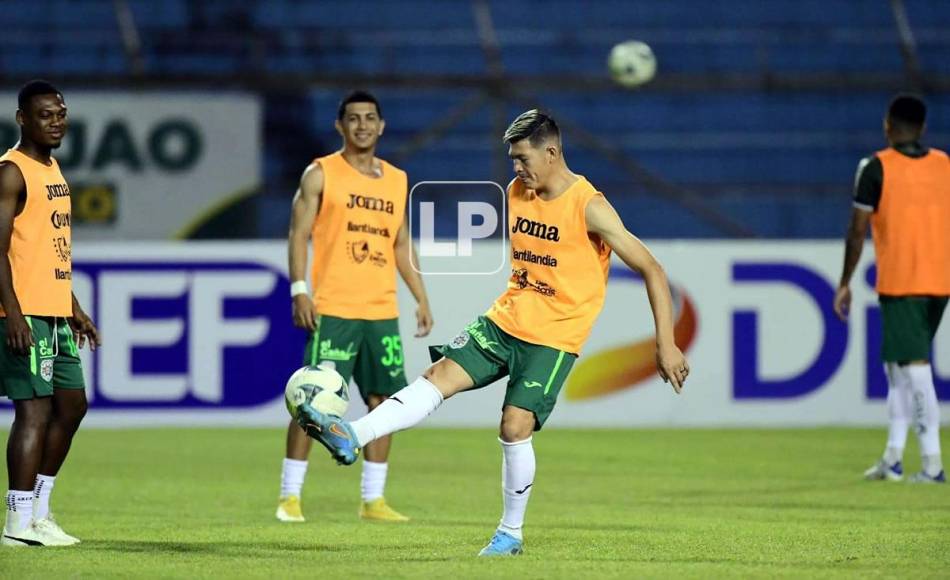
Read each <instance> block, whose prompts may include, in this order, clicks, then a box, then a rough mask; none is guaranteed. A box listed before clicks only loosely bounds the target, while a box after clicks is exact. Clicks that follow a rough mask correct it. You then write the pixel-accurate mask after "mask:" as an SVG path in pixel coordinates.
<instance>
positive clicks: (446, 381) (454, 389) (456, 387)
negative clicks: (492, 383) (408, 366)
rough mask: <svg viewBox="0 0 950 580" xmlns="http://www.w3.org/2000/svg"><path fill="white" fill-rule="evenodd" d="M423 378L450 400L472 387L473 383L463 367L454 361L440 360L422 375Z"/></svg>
mask: <svg viewBox="0 0 950 580" xmlns="http://www.w3.org/2000/svg"><path fill="white" fill-rule="evenodd" d="M422 378H424V379H425V380H427V381H429V382H430V383H432V384H433V385H434V386H435V388H436V389H438V390H439V392H440V393H442V397H443V398H445V399H448V398H449V397H451V396H452V395H455V394H457V393H460V392H461V391H464V390H465V389H467V388H469V387H471V386H472V381H471V379H470V378H469V377H468V375H467V374H466V373H465V371H464V370H462V367H461V366H459V364H458V363H457V362H455V361H453V360H449V359H447V358H443V359H440V360H439V361H438V362H436V363H435V364H433V365H432V366H430V367H429V368H427V369H426V370H425V372H424V373H422Z"/></svg>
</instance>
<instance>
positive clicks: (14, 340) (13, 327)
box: [7, 314, 34, 356]
mask: <svg viewBox="0 0 950 580" xmlns="http://www.w3.org/2000/svg"><path fill="white" fill-rule="evenodd" d="M33 344H34V343H33V330H32V329H31V328H30V325H29V324H27V322H26V318H24V317H23V315H22V314H17V315H14V316H8V317H7V348H9V349H10V352H12V353H13V354H16V355H20V356H26V355H28V354H30V347H31V346H33Z"/></svg>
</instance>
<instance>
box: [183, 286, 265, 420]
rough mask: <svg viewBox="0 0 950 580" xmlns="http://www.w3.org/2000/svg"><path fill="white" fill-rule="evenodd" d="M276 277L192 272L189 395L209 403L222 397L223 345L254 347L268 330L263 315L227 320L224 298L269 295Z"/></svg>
mask: <svg viewBox="0 0 950 580" xmlns="http://www.w3.org/2000/svg"><path fill="white" fill-rule="evenodd" d="M275 284H277V276H276V275H275V274H273V273H270V272H255V273H248V272H235V273H232V272H196V273H195V274H194V275H193V277H192V281H191V294H190V295H189V308H188V310H189V313H190V318H189V321H188V328H189V339H190V340H189V349H188V368H189V370H190V371H191V376H190V377H189V378H190V379H191V381H190V382H191V385H192V394H193V395H194V396H195V397H196V398H198V399H200V400H202V401H207V402H209V403H217V402H220V401H221V400H222V399H223V398H224V373H223V369H222V366H223V364H224V348H225V347H226V346H254V345H256V344H259V343H260V342H262V341H263V340H264V339H265V338H266V337H267V333H268V331H269V330H270V323H269V322H268V320H267V318H266V317H263V316H261V317H257V318H250V319H247V318H245V319H239V320H230V319H227V318H225V316H224V299H225V298H259V297H262V296H267V295H268V294H270V293H271V292H272V291H273V289H274V285H275Z"/></svg>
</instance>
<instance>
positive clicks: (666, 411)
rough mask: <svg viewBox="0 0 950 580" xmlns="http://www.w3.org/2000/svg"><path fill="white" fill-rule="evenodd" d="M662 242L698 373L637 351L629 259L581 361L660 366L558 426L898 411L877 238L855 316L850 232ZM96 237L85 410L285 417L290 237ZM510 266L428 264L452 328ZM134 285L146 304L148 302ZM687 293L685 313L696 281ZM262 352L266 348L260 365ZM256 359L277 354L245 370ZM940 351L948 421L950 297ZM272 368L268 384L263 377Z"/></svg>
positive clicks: (473, 400)
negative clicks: (668, 381) (94, 328)
mask: <svg viewBox="0 0 950 580" xmlns="http://www.w3.org/2000/svg"><path fill="white" fill-rule="evenodd" d="M502 221H503V220H502ZM474 246H475V247H474V248H473V254H474V255H478V254H479V253H482V254H484V255H486V256H488V255H494V253H495V252H500V250H501V249H503V248H504V246H503V243H502V242H501V241H500V240H497V241H496V240H492V241H484V240H483V241H479V240H475V241H474ZM650 247H651V250H653V252H654V253H655V255H656V256H657V258H658V259H659V260H660V262H661V263H662V264H663V265H664V267H665V269H666V271H667V272H668V274H669V277H670V283H671V285H672V286H673V288H674V289H676V290H677V292H678V293H679V292H680V291H681V292H682V294H681V295H682V296H684V297H688V299H689V303H690V304H691V306H692V308H693V314H692V316H694V317H695V321H696V326H695V328H696V329H698V330H697V332H696V334H695V340H694V341H693V342H692V344H691V346H690V347H689V348H688V349H687V352H686V355H687V357H688V358H689V360H690V363H691V366H692V368H693V374H692V375H691V376H690V380H689V382H688V384H687V387H686V389H685V391H684V392H683V394H682V395H680V396H674V395H673V394H672V392H671V390H670V388H669V386H668V385H665V384H664V383H663V382H662V381H661V380H660V379H659V378H658V377H657V376H656V374H655V372H653V371H652V369H650V368H649V366H650V364H652V363H651V359H652V356H651V355H650V354H649V352H647V353H646V354H644V355H643V356H642V357H640V358H637V356H636V353H637V352H639V351H637V350H636V345H637V344H638V343H639V342H643V341H644V340H646V341H649V340H651V339H652V338H653V326H654V325H653V319H652V316H651V313H650V309H649V302H648V300H647V296H646V292H645V289H644V286H643V283H642V281H641V280H639V279H637V278H634V277H632V276H629V275H626V276H625V275H624V272H626V269H625V267H624V266H623V265H622V264H621V263H620V262H619V259H615V260H614V263H613V268H612V269H613V272H612V273H611V277H610V282H609V284H610V289H609V291H608V293H607V298H606V302H605V305H604V311H603V313H602V314H601V315H600V317H599V318H598V320H597V323H596V325H595V328H594V330H593V332H592V333H591V336H590V339H589V340H588V341H587V343H586V344H585V345H584V351H583V353H582V356H581V358H580V359H578V362H577V363H576V364H575V366H574V368H573V370H572V373H571V374H572V376H573V377H574V379H575V380H576V379H578V377H579V375H582V374H583V373H582V371H583V366H584V361H588V360H595V359H597V358H598V357H604V358H602V359H600V360H603V362H604V364H603V365H602V366H594V367H590V368H594V370H595V371H596V372H594V373H593V374H592V375H591V377H590V379H589V381H587V383H585V384H591V385H592V384H594V383H597V382H601V383H602V382H604V381H603V375H604V374H605V373H606V374H613V375H621V374H622V375H623V376H624V377H630V376H631V373H633V372H638V369H641V368H647V369H648V370H649V372H644V373H640V374H639V375H637V376H633V377H632V378H629V379H627V378H625V379H624V380H626V381H627V382H626V383H623V384H620V385H619V386H618V387H617V388H616V389H615V390H612V391H610V392H600V393H595V394H594V395H592V396H588V397H586V398H580V397H574V398H572V397H570V396H568V395H569V393H568V390H567V388H566V387H565V389H564V390H563V392H562V393H561V397H560V399H559V401H558V404H557V407H556V408H555V410H554V413H553V415H552V417H551V419H550V421H549V423H548V424H546V426H545V428H549V426H550V428H559V427H591V426H597V427H604V426H611V427H647V426H748V427H752V426H756V427H779V426H787V427H801V426H815V425H835V426H842V425H865V426H872V425H873V426H885V425H886V424H887V408H886V402H885V401H886V399H885V397H886V394H887V385H886V377H884V374H883V371H882V370H881V365H880V362H879V360H878V359H879V351H880V346H879V345H880V331H881V329H880V306H879V304H878V299H877V295H876V294H875V292H874V287H873V280H872V278H873V276H872V275H871V272H870V268H871V266H872V265H873V257H874V255H873V248H871V247H870V244H869V245H868V247H866V248H865V253H864V256H863V257H862V261H861V262H860V264H859V265H858V268H857V270H856V275H855V278H854V282H853V283H852V291H853V293H854V301H853V304H852V312H851V314H852V315H851V319H850V321H849V323H848V324H844V323H841V322H840V321H838V320H837V319H835V318H832V317H833V314H832V313H830V310H829V309H830V306H831V302H832V299H833V294H834V288H835V285H836V283H837V276H838V273H839V269H840V267H841V264H840V255H841V254H840V251H841V248H840V243H838V242H789V241H783V242H781V243H777V242H756V243H754V244H750V243H745V242H717V243H709V242H705V241H704V242H652V243H650ZM82 254H83V255H82V260H79V261H78V264H77V268H76V275H75V276H74V278H73V285H74V291H75V293H76V296H77V298H78V299H79V300H80V303H81V304H82V305H83V307H84V308H85V309H86V311H87V312H88V313H89V314H90V315H91V316H92V317H93V320H94V321H95V322H97V323H98V325H99V329H100V331H101V334H102V337H103V346H102V348H101V349H100V350H99V351H97V353H95V354H92V353H90V352H89V351H88V349H83V351H82V354H81V356H82V357H83V363H84V365H86V368H85V371H86V373H87V378H88V377H90V376H95V377H96V378H97V379H96V380H98V381H99V384H98V385H96V391H95V394H96V396H97V397H98V400H97V401H96V402H95V403H94V404H93V405H92V407H91V409H90V413H89V415H88V417H87V418H86V419H85V420H84V423H83V425H84V426H108V427H117V426H130V427H143V426H157V425H182V426H199V425H234V426H250V425H255V426H270V427H274V426H277V425H280V424H286V420H287V410H286V407H285V405H284V402H283V397H282V396H281V395H280V384H279V383H280V382H281V380H282V379H285V378H286V376H288V375H289V374H290V373H291V372H293V370H294V369H295V368H296V367H297V366H298V364H299V362H298V359H297V354H298V352H297V351H298V350H299V348H300V347H301V346H302V344H301V343H302V339H303V336H302V335H301V334H300V333H299V332H296V331H294V330H292V328H291V326H290V322H289V321H288V320H287V319H288V318H289V312H287V306H286V304H287V302H286V300H287V299H286V298H285V296H286V295H285V293H284V292H283V289H282V288H279V285H281V284H286V280H285V279H284V278H283V277H282V276H283V272H282V268H284V267H285V264H286V242H280V241H248V242H240V243H234V242H229V243H226V244H225V243H210V242H202V243H191V242H189V243H174V244H173V243H146V244H111V243H109V244H104V243H88V244H82ZM219 265H220V267H219ZM506 282H507V272H505V271H501V272H498V273H496V274H492V275H491V276H489V277H486V278H484V279H482V280H480V282H479V283H478V284H472V283H471V282H470V279H469V278H467V277H464V276H432V277H430V278H427V279H426V286H427V289H428V292H429V295H430V296H431V297H432V307H433V314H434V317H435V318H436V319H437V320H439V327H440V328H442V329H443V330H442V331H441V332H442V333H443V338H442V339H441V340H442V341H445V340H450V339H451V336H453V335H454V334H456V333H457V332H458V330H459V329H461V328H464V327H465V326H466V325H467V324H469V323H470V322H471V320H472V316H473V315H474V314H476V313H477V312H480V311H484V308H485V306H486V303H487V302H489V301H490V300H492V299H493V298H494V297H495V296H497V295H498V294H499V293H501V292H502V291H504V288H505V284H506ZM97 284H98V286H96V285H97ZM275 284H276V285H275ZM268 290H270V294H267V292H268ZM232 296H234V297H236V298H237V300H234V301H233V303H232V302H231V301H230V300H229V298H230V297H232ZM277 296H279V297H280V298H279V299H277V298H276V297H277ZM92 299H95V302H91V300H92ZM139 299H141V303H139ZM133 301H134V302H135V309H134V310H135V314H136V315H138V316H141V317H142V318H133V317H132V314H133V312H132V310H133V309H132V303H133ZM674 302H677V304H678V306H677V308H676V313H677V321H679V320H680V316H679V315H680V313H682V312H685V311H686V308H685V304H686V299H685V298H684V299H683V301H682V304H681V303H680V301H679V300H674ZM225 306H227V308H226V310H227V312H225ZM399 306H400V311H401V312H403V313H411V312H413V309H414V308H415V300H414V299H413V298H412V296H411V294H410V293H409V292H407V291H405V288H404V287H401V290H400V291H399ZM232 308H233V311H232ZM160 313H163V314H160ZM226 314H227V315H228V316H229V317H228V318H226V317H225V315H226ZM154 316H161V317H162V318H154ZM677 323H678V322H677ZM413 326H414V320H413V319H412V317H411V316H403V317H402V318H401V319H400V327H401V330H402V332H403V334H404V336H405V335H407V334H409V333H411V332H412V330H413V328H412V327H413ZM265 332H266V336H265ZM262 337H263V339H262ZM435 340H436V341H439V338H438V337H437V338H436V339H435ZM431 343H432V341H427V340H406V342H405V344H404V352H405V365H406V374H407V375H408V376H410V377H412V376H416V375H418V374H419V373H421V372H424V371H425V369H426V367H427V366H428V365H429V360H430V359H429V356H428V354H429V353H428V352H427V346H428V344H431ZM186 344H187V346H186ZM631 347H634V348H633V351H631ZM625 349H626V350H625ZM290 351H292V356H286V357H283V358H282V359H281V361H280V362H276V360H275V359H274V357H275V353H282V354H286V353H288V352H290ZM631 352H634V356H631V354H630V353H631ZM133 353H134V355H135V356H134V358H135V363H136V364H135V367H134V369H133V368H132V358H133V356H132V355H133ZM238 353H240V354H238ZM245 353H246V356H244V355H245ZM225 354H226V355H227V356H224V355H225ZM640 354H643V353H640ZM251 357H257V358H253V359H252V360H253V361H254V362H253V363H251V364H250V365H248V364H247V363H248V359H249V358H251ZM258 360H261V361H263V362H259V363H258V362H257V361H258ZM230 364H234V366H233V367H231V366H230ZM265 365H266V367H265ZM637 365H640V366H637ZM249 366H250V367H252V368H254V369H255V370H257V369H258V368H261V370H263V371H264V372H262V373H261V374H260V377H246V376H235V375H236V374H238V373H244V372H247V369H248V368H249ZM933 368H934V382H935V387H936V389H937V392H938V393H939V395H940V396H941V397H942V398H943V400H944V402H943V403H942V405H941V414H942V418H943V420H944V421H947V420H950V315H948V314H945V315H944V320H943V323H942V324H941V326H940V330H939V332H938V334H937V338H936V341H935V343H934V351H933ZM133 370H134V371H136V372H133ZM93 371H94V372H93ZM222 375H223V379H222ZM737 376H738V377H739V378H740V379H742V380H737ZM222 380H224V381H226V382H225V383H223V384H222ZM262 381H268V383H267V385H263V384H261V385H259V383H261V382H262ZM89 384H90V385H92V384H94V381H92V380H90V381H89ZM258 387H260V388H261V389H263V390H262V391H256V390H255V391H253V392H258V393H259V392H265V393H267V394H266V395H264V396H261V397H258V398H254V397H253V396H248V392H249V391H248V390H249V389H257V388H258ZM222 392H223V395H222ZM503 392H504V388H503V386H501V385H499V386H497V387H488V388H486V389H480V390H478V391H474V392H471V393H465V394H463V395H462V396H459V397H454V398H452V399H450V400H448V401H446V403H445V405H443V406H442V407H441V408H440V409H439V411H438V412H437V413H435V414H433V415H432V417H430V419H428V420H427V422H426V424H427V425H431V426H451V427H458V426H479V427H484V426H489V425H492V424H496V423H497V420H498V406H499V404H500V401H501V397H502V396H503ZM91 394H92V393H90V395H91ZM252 399H253V400H252ZM362 412H364V408H363V407H362V405H361V404H360V403H359V402H358V401H357V402H354V404H353V405H351V406H350V411H349V413H350V417H351V418H355V417H357V416H359V415H360V413H362ZM12 419H13V409H12V406H11V405H9V402H8V400H7V399H6V398H2V397H0V424H9V421H11V420H12ZM4 422H6V423H4ZM881 434H882V437H883V436H884V431H883V430H882V431H881ZM882 443H883V439H882Z"/></svg>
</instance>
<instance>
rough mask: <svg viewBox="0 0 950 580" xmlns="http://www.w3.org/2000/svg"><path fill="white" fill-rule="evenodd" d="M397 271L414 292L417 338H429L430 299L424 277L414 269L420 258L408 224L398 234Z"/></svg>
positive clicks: (430, 320)
mask: <svg viewBox="0 0 950 580" xmlns="http://www.w3.org/2000/svg"><path fill="white" fill-rule="evenodd" d="M395 249H396V269H398V270H399V275H400V276H401V277H402V279H403V281H404V282H405V283H406V286H408V287H409V291H410V292H412V295H413V297H414V298H415V299H416V303H417V304H418V305H419V306H418V307H417V308H416V334H415V336H416V338H421V337H423V336H428V335H429V332H430V331H431V330H432V324H433V320H432V310H431V309H430V308H429V297H428V295H427V294H426V287H425V285H424V284H423V283H422V275H421V274H420V273H419V272H418V271H417V270H416V269H415V268H413V267H412V265H413V264H418V263H419V256H418V254H417V253H416V245H415V244H413V243H412V236H411V235H410V234H409V224H408V222H405V221H404V222H403V223H402V226H401V227H400V228H399V233H398V234H396V243H395Z"/></svg>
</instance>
